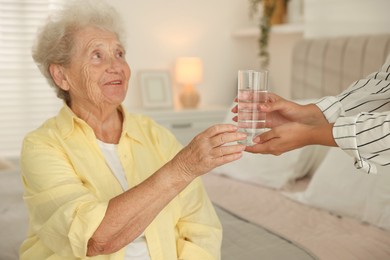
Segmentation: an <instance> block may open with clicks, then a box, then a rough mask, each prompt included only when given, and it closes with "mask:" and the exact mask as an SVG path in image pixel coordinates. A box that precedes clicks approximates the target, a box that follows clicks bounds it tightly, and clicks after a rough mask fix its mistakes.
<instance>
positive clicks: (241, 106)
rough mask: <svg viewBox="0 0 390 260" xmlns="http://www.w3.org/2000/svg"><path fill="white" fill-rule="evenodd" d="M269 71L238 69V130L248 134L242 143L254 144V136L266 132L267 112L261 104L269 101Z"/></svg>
mask: <svg viewBox="0 0 390 260" xmlns="http://www.w3.org/2000/svg"><path fill="white" fill-rule="evenodd" d="M267 93H268V71H266V70H262V71H255V70H239V71H238V121H237V123H238V127H239V129H238V131H240V132H244V133H246V134H247V138H246V139H245V140H242V141H240V143H241V144H244V145H246V146H252V145H254V144H255V143H254V142H253V138H254V137H255V136H256V135H258V134H261V133H263V132H265V131H266V130H267V129H266V127H265V123H266V113H264V112H261V111H260V109H259V105H260V104H262V103H265V102H267Z"/></svg>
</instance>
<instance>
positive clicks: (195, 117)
mask: <svg viewBox="0 0 390 260" xmlns="http://www.w3.org/2000/svg"><path fill="white" fill-rule="evenodd" d="M228 110H229V108H228V107H223V106H207V107H199V108H196V109H160V110H152V109H150V110H146V109H145V110H135V111H134V110H133V112H136V113H140V114H144V115H147V116H150V117H151V118H153V119H154V120H155V121H156V122H157V123H159V124H161V125H163V126H165V127H166V128H168V129H169V130H171V131H172V133H173V134H174V135H175V136H176V138H177V139H178V140H179V141H180V142H181V143H182V144H183V145H186V144H188V143H189V142H190V141H191V140H192V138H194V137H195V136H196V135H197V134H199V133H200V132H202V131H203V130H205V129H206V128H208V127H210V126H212V125H214V124H219V123H222V122H223V120H224V119H225V116H226V114H227V112H228Z"/></svg>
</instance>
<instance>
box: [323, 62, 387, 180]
mask: <svg viewBox="0 0 390 260" xmlns="http://www.w3.org/2000/svg"><path fill="white" fill-rule="evenodd" d="M316 105H317V106H318V107H319V108H320V109H321V111H322V112H323V113H324V115H325V117H326V118H327V119H328V121H329V122H331V123H334V127H333V137H334V139H335V141H336V143H337V144H338V146H339V147H340V148H342V149H343V150H344V151H346V152H347V153H348V154H350V155H352V156H353V157H354V158H355V167H357V168H361V169H363V170H365V171H366V172H368V173H376V167H375V164H377V165H388V164H390V56H389V58H388V59H387V62H386V63H385V64H384V65H383V66H382V68H381V70H380V71H378V72H376V73H373V74H371V75H369V76H368V77H367V78H365V79H361V80H358V81H356V82H354V83H353V84H352V85H351V86H350V87H349V88H348V89H347V90H345V91H344V92H342V93H341V94H340V95H338V96H336V97H325V98H323V99H321V100H320V101H319V102H318V103H317V104H316Z"/></svg>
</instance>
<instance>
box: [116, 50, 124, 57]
mask: <svg viewBox="0 0 390 260" xmlns="http://www.w3.org/2000/svg"><path fill="white" fill-rule="evenodd" d="M117 56H118V57H119V58H123V57H124V56H125V53H124V52H123V51H118V53H117Z"/></svg>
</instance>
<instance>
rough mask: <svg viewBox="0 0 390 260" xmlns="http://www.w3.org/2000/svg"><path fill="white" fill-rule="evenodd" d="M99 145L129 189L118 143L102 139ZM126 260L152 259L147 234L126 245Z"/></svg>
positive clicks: (123, 185)
mask: <svg viewBox="0 0 390 260" xmlns="http://www.w3.org/2000/svg"><path fill="white" fill-rule="evenodd" d="M97 141H98V145H99V147H100V149H101V150H102V153H103V155H104V158H105V159H106V163H107V164H108V166H109V167H110V169H111V172H112V173H113V174H114V175H115V177H116V178H117V180H118V181H119V183H120V184H121V186H122V189H123V191H126V190H128V189H129V185H128V183H127V179H126V175H125V172H124V170H123V167H122V164H121V162H120V160H119V156H118V152H117V145H116V144H107V143H104V142H102V141H100V140H97ZM125 260H150V256H149V251H148V245H147V244H146V238H145V234H144V233H142V234H141V235H140V236H139V237H137V238H136V239H135V240H134V241H133V242H131V243H130V244H129V245H127V247H126V252H125Z"/></svg>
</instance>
